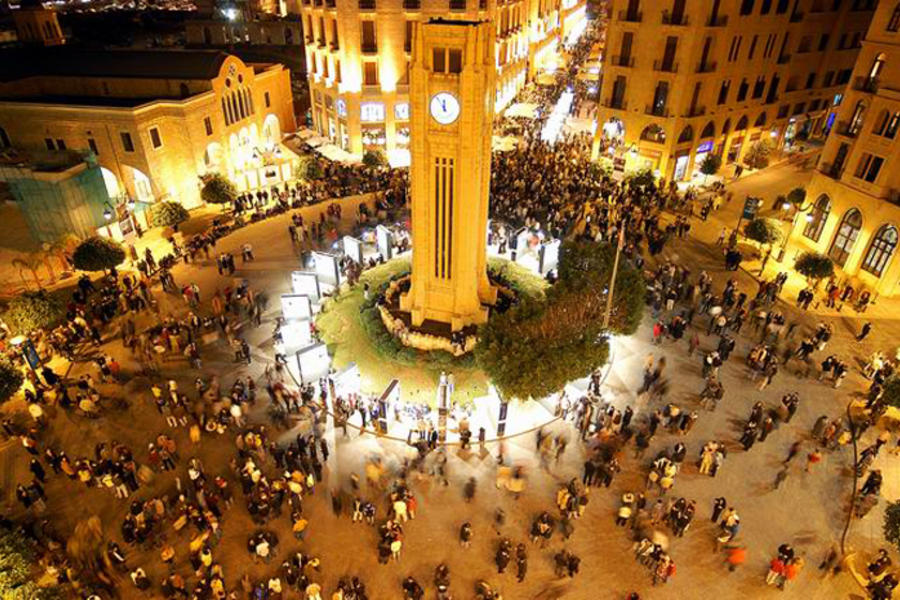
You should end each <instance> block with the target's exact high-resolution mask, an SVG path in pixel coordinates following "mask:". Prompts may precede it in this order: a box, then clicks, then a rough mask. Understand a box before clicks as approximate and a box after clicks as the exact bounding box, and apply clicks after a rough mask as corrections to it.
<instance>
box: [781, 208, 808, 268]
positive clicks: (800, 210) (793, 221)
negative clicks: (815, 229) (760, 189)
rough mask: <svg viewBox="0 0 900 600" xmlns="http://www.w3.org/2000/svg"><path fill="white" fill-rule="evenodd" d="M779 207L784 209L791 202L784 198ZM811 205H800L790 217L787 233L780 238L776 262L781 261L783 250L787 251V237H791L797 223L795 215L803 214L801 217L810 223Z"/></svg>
mask: <svg viewBox="0 0 900 600" xmlns="http://www.w3.org/2000/svg"><path fill="white" fill-rule="evenodd" d="M781 207H782V208H783V209H784V210H788V209H790V207H791V203H790V202H788V201H786V200H785V202H784V204H782V205H781ZM812 207H813V205H812V204H809V205H807V206H800V207H798V208H797V210H796V211H795V212H794V216H792V217H791V226H790V228H789V229H788V232H787V235H786V236H784V240H782V242H781V248H780V249H779V250H778V257H777V258H776V259H775V260H776V261H777V262H781V261H782V260H784V254H785V252H787V243H788V238H790V237H791V232H792V231H794V226H795V225H796V224H797V216H798V215H800V214H803V219H804V220H805V221H806V222H807V223H812V220H813V216H812V213H810V212H809V211H810V210H811V209H812Z"/></svg>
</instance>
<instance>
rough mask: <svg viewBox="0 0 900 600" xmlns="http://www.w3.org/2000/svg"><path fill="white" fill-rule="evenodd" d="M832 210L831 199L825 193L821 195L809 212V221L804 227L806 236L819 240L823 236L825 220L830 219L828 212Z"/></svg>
mask: <svg viewBox="0 0 900 600" xmlns="http://www.w3.org/2000/svg"><path fill="white" fill-rule="evenodd" d="M830 212H831V199H830V198H828V196H826V195H825V194H822V195H821V196H819V199H818V200H816V203H815V204H814V205H813V207H812V211H811V212H810V214H809V221H807V223H806V227H804V228H803V235H804V237H806V238H808V239H811V240H812V241H814V242H818V241H819V238H820V237H821V236H822V229H824V228H825V222H826V221H827V220H828V214H829V213H830Z"/></svg>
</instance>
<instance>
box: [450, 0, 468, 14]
mask: <svg viewBox="0 0 900 600" xmlns="http://www.w3.org/2000/svg"><path fill="white" fill-rule="evenodd" d="M450 10H452V11H455V12H465V10H466V0H450Z"/></svg>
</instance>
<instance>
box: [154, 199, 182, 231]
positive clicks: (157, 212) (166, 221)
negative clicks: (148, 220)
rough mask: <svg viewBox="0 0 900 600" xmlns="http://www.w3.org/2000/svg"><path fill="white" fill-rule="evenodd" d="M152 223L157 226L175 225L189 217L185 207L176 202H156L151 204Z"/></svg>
mask: <svg viewBox="0 0 900 600" xmlns="http://www.w3.org/2000/svg"><path fill="white" fill-rule="evenodd" d="M151 210H152V215H153V224H154V225H156V226H159V227H177V226H178V224H179V223H184V222H185V221H187V220H188V219H189V218H190V216H191V215H190V213H188V211H187V209H186V208H185V207H184V206H182V205H181V204H180V203H178V202H157V203H156V204H154V205H153V208H152V209H151Z"/></svg>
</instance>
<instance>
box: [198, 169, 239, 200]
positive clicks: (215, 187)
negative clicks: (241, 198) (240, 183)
mask: <svg viewBox="0 0 900 600" xmlns="http://www.w3.org/2000/svg"><path fill="white" fill-rule="evenodd" d="M237 195H238V193H237V188H236V187H234V184H233V183H231V181H230V180H229V179H228V178H227V177H225V176H224V175H222V174H221V173H213V174H212V175H209V176H208V177H207V178H206V180H205V181H204V182H203V189H201V190H200V197H201V198H202V199H203V201H204V202H206V203H207V204H231V203H232V202H234V201H235V200H236V199H237Z"/></svg>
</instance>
